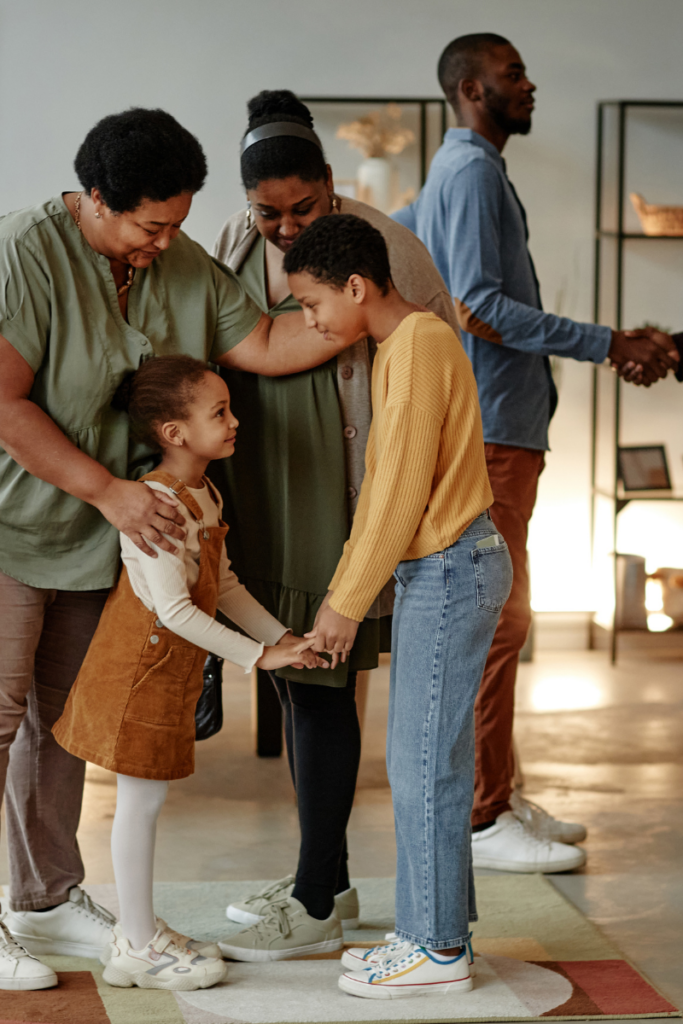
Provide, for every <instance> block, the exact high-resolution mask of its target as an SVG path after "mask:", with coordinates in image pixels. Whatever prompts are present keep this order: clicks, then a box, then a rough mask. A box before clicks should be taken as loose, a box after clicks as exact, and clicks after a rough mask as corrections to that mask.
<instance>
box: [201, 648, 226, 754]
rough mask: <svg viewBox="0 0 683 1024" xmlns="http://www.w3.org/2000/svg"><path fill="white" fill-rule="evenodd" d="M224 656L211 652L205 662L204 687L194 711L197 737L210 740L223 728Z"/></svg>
mask: <svg viewBox="0 0 683 1024" xmlns="http://www.w3.org/2000/svg"><path fill="white" fill-rule="evenodd" d="M222 669H223V658H219V657H218V656H217V655H216V654H209V656H208V657H207V659H206V661H205V662H204V688H203V689H202V692H201V694H200V697H199V700H198V701H197V708H196V710H195V713H194V727H195V739H198V740H208V738H209V737H210V736H215V735H216V733H217V732H220V731H221V729H222V728H223V688H222V683H223V672H222Z"/></svg>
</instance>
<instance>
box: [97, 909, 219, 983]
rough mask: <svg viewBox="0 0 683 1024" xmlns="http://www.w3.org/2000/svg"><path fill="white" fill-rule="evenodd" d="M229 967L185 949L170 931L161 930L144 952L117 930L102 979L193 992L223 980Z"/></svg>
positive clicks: (109, 981)
mask: <svg viewBox="0 0 683 1024" xmlns="http://www.w3.org/2000/svg"><path fill="white" fill-rule="evenodd" d="M226 973H227V965H226V964H224V963H223V961H222V960H216V959H212V958H210V957H205V956H201V954H199V953H195V952H194V950H186V949H181V948H180V946H176V944H175V943H174V942H173V940H172V939H171V936H170V935H169V933H168V932H164V931H162V930H161V929H159V931H158V932H157V933H156V935H155V936H154V938H153V939H152V940H151V941H150V942H148V943H147V945H146V946H145V948H144V949H133V948H132V947H131V944H130V942H129V941H128V939H127V938H126V937H125V935H124V934H123V932H122V931H121V925H120V924H117V925H116V926H115V927H114V932H113V938H112V942H111V949H110V951H109V962H108V963H107V966H106V967H105V968H104V974H103V975H102V977H103V978H104V980H105V981H106V982H107V984H108V985H115V986H116V987H117V988H132V987H133V986H134V985H137V987H138V988H165V989H169V990H171V991H172V992H193V991H195V989H198V988H210V987H211V986H212V985H216V984H218V982H219V981H223V979H224V978H225V975H226Z"/></svg>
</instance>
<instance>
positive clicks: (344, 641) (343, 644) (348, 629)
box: [304, 591, 360, 668]
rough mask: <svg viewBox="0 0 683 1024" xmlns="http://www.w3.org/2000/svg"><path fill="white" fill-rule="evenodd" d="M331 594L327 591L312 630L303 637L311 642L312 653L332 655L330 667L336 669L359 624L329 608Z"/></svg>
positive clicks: (350, 645)
mask: <svg viewBox="0 0 683 1024" xmlns="http://www.w3.org/2000/svg"><path fill="white" fill-rule="evenodd" d="M331 594H332V591H328V593H327V595H326V596H325V600H324V601H323V603H322V604H321V606H320V609H319V611H318V614H317V615H316V617H315V623H314V625H313V629H312V630H311V632H310V633H305V634H304V635H305V636H306V637H307V638H309V639H310V640H311V641H312V643H313V650H314V651H327V652H328V654H331V655H332V664H331V666H330V667H331V668H336V667H337V665H338V664H339V662H340V661H346V658H347V656H348V653H349V651H350V650H351V648H352V647H353V643H354V640H355V639H356V633H357V632H358V627H359V625H360V623H359V622H356V620H355V619H347V617H346V616H345V615H340V614H339V612H335V610H334V609H333V608H330V595H331Z"/></svg>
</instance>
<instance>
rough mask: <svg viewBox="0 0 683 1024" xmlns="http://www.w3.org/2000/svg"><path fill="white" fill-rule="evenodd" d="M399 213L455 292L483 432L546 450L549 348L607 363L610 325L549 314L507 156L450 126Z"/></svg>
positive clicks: (551, 395) (491, 438)
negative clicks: (417, 190)
mask: <svg viewBox="0 0 683 1024" xmlns="http://www.w3.org/2000/svg"><path fill="white" fill-rule="evenodd" d="M393 216H394V219H395V220H397V221H399V223H401V224H404V225H405V226H406V227H408V228H410V229H411V230H412V231H414V232H415V234H416V235H417V236H418V238H420V239H421V240H422V241H423V242H424V243H425V245H426V246H427V248H428V249H429V251H430V253H431V255H432V258H433V260H434V262H435V263H436V266H437V269H438V270H439V272H440V273H441V276H442V277H443V279H444V281H445V282H446V283H447V285H448V287H449V289H450V292H451V295H452V296H453V301H454V303H455V308H456V312H457V313H458V318H459V321H460V326H461V328H462V341H463V345H464V347H465V351H466V352H467V354H468V356H469V357H470V360H471V362H472V366H473V368H474V375H475V377H476V380H477V388H478V391H479V402H480V404H481V412H482V419H483V423H484V440H485V441H487V442H493V443H497V444H507V445H514V446H515V447H520V448H533V449H538V450H545V449H547V448H548V425H549V423H550V419H551V417H552V415H553V413H554V411H555V407H556V405H557V392H556V390H555V385H554V383H553V379H552V375H551V372H550V364H549V361H548V356H550V355H558V356H565V357H569V358H572V359H579V360H592V361H593V362H596V363H601V362H602V361H603V360H604V359H605V358H606V356H607V352H608V349H609V346H610V342H611V330H610V328H609V327H602V326H598V325H596V324H579V323H575V322H574V321H573V320H569V319H567V318H566V317H560V316H555V315H554V314H552V313H544V312H543V310H542V307H541V296H540V292H539V287H538V280H537V278H536V273H535V270H534V265H533V262H532V259H531V255H530V253H529V249H528V247H527V241H528V237H529V236H528V231H527V223H526V214H525V212H524V207H523V206H522V204H521V203H520V201H519V198H518V196H517V193H516V192H515V190H514V188H513V186H512V183H511V182H510V181H509V179H508V177H507V174H506V172H505V161H504V160H503V158H502V156H501V155H500V153H499V152H498V150H497V149H496V148H495V146H493V145H492V143H490V142H489V141H488V140H487V139H484V138H483V137H482V136H481V135H478V134H477V132H473V131H471V130H470V129H466V128H451V129H450V130H449V131H448V132H446V135H445V138H444V142H443V145H442V146H441V148H440V149H439V150H438V152H437V154H436V156H435V157H434V160H433V161H432V165H431V167H430V170H429V176H428V178H427V181H426V183H425V186H424V188H423V189H422V191H421V193H420V195H419V196H418V198H417V200H416V201H415V202H414V203H413V204H412V205H411V206H407V207H405V208H404V209H402V210H399V211H398V212H397V213H395V214H394V215H393Z"/></svg>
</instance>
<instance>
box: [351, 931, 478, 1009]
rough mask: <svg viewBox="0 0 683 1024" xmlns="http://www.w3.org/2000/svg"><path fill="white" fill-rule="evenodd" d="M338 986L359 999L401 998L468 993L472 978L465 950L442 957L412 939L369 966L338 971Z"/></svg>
mask: <svg viewBox="0 0 683 1024" xmlns="http://www.w3.org/2000/svg"><path fill="white" fill-rule="evenodd" d="M339 988H340V989H341V990H342V992H348V993H349V995H352V996H360V997H361V998H362V999H403V998H405V997H407V996H418V995H420V996H427V995H429V996H439V995H446V994H447V993H449V994H454V993H456V992H469V991H471V989H472V977H471V975H470V969H469V966H468V963H467V954H466V952H465V950H463V951H462V953H460V954H459V955H458V956H455V957H453V958H452V959H449V960H445V959H443V958H442V957H435V956H434V955H433V953H430V952H429V950H427V949H425V948H424V947H423V946H416V945H415V943H414V942H404V943H402V944H401V948H399V949H397V950H394V951H393V952H392V953H389V954H387V955H386V956H385V957H384V958H383V959H381V960H379V961H378V962H377V963H375V964H373V965H372V967H366V968H365V969H364V970H361V971H347V973H346V974H342V976H341V977H340V979H339Z"/></svg>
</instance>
